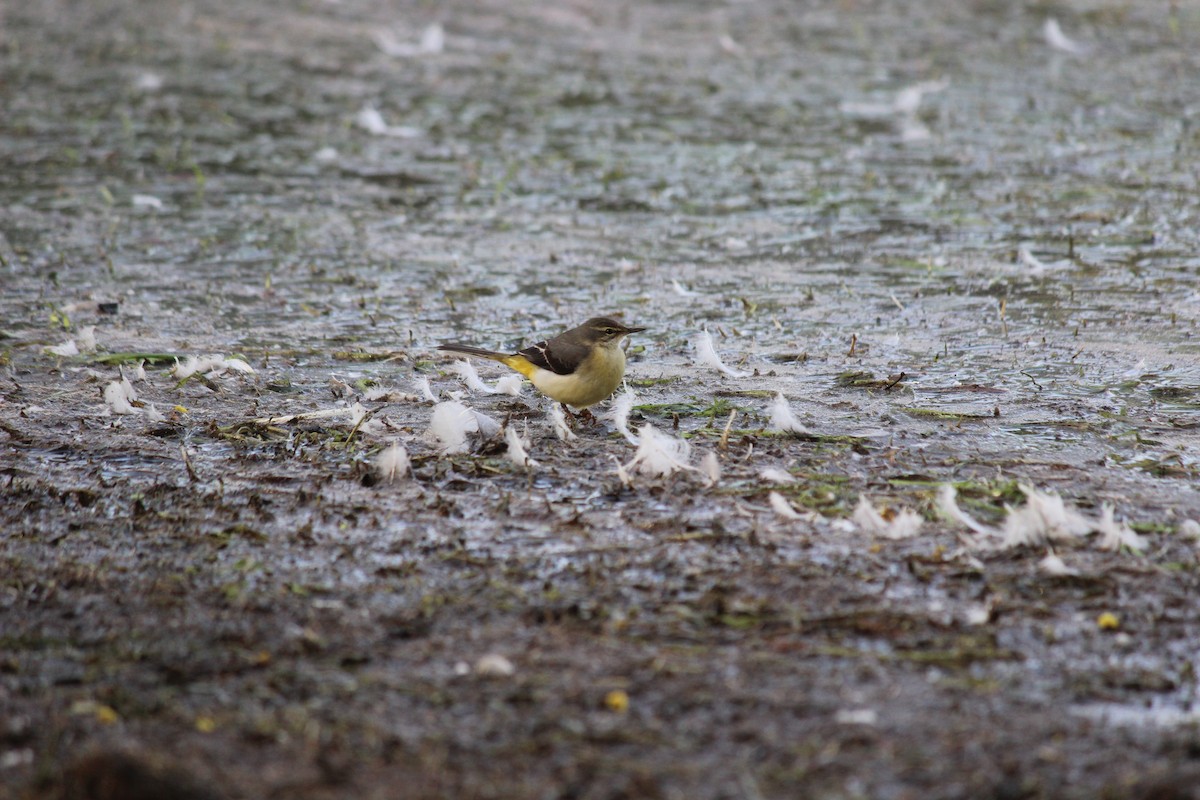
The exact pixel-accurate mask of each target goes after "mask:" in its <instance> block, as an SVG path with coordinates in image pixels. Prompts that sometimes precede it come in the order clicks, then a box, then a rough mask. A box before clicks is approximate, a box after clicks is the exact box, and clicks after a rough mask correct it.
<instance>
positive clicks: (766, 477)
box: [758, 467, 796, 486]
mask: <svg viewBox="0 0 1200 800" xmlns="http://www.w3.org/2000/svg"><path fill="white" fill-rule="evenodd" d="M758 477H759V479H760V480H763V481H765V482H767V483H773V484H775V485H776V486H786V485H787V484H789V483H795V482H796V476H795V475H793V474H792V473H790V472H788V471H787V470H784V469H780V468H779V467H767V468H766V469H764V470H763V471H762V472H760V473H758Z"/></svg>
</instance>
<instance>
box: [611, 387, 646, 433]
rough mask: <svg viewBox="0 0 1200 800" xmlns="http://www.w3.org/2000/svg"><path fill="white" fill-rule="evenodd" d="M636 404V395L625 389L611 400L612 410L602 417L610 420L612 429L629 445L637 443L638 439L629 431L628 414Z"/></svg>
mask: <svg viewBox="0 0 1200 800" xmlns="http://www.w3.org/2000/svg"><path fill="white" fill-rule="evenodd" d="M636 402H637V395H635V394H634V393H633V392H632V391H630V390H629V388H628V387H626V389H625V390H624V391H622V392H621V393H620V394H619V395H617V396H616V397H614V398H613V401H612V408H611V409H610V410H609V412H608V413H607V414H605V415H604V418H605V419H608V420H611V421H612V424H613V427H614V428H616V429H617V432H618V433H620V434H621V435H622V436H624V437H625V441H627V442H629V443H630V444H637V443H638V437H637V436H635V435H634V433H633V431H631V430H629V412H630V411H632V410H633V405H634V403H636Z"/></svg>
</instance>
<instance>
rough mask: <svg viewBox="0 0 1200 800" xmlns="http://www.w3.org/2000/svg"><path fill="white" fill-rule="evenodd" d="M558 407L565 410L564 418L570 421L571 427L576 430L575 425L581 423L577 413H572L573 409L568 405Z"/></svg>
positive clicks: (561, 404) (563, 404) (562, 404)
mask: <svg viewBox="0 0 1200 800" xmlns="http://www.w3.org/2000/svg"><path fill="white" fill-rule="evenodd" d="M558 405H559V407H560V408H562V410H563V416H565V417H566V418H567V419H568V420H569V421H570V425H571V427H572V428H574V427H575V423H576V422H578V421H579V418H578V417H576V416H575V412H574V411H572V410H571V407H570V406H568V405H567V404H566V403H559V404H558Z"/></svg>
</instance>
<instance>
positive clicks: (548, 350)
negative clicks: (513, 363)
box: [519, 336, 589, 375]
mask: <svg viewBox="0 0 1200 800" xmlns="http://www.w3.org/2000/svg"><path fill="white" fill-rule="evenodd" d="M588 352H589V351H588V347H587V345H584V344H579V343H577V342H572V341H563V339H562V337H561V336H556V337H555V338H553V339H551V340H550V341H548V342H538V343H537V344H535V345H532V346H530V347H526V348H525V349H524V350H522V351H520V353H519V355H523V356H525V357H526V358H528V359H529V361H530V362H531V363H532V364H534V365H536V366H539V367H541V368H542V369H548V370H550V371H551V372H554V373H557V374H559V375H570V374H571V373H572V372H574V371H575V370H577V369H579V365H580V364H582V363H583V361H584V359H586V358H587V357H588Z"/></svg>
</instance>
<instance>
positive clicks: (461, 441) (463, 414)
mask: <svg viewBox="0 0 1200 800" xmlns="http://www.w3.org/2000/svg"><path fill="white" fill-rule="evenodd" d="M478 432H479V421H478V419H476V416H475V412H473V411H472V410H471V409H469V408H467V407H466V406H464V405H463V404H462V403H457V402H453V401H448V402H445V403H438V404H437V405H436V406H434V408H433V417H432V418H431V419H430V421H429V433H430V434H432V436H433V438H434V439H436V440H437V441H438V442H440V443H441V451H442V452H443V453H463V452H466V450H467V435H468V434H471V433H478Z"/></svg>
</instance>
